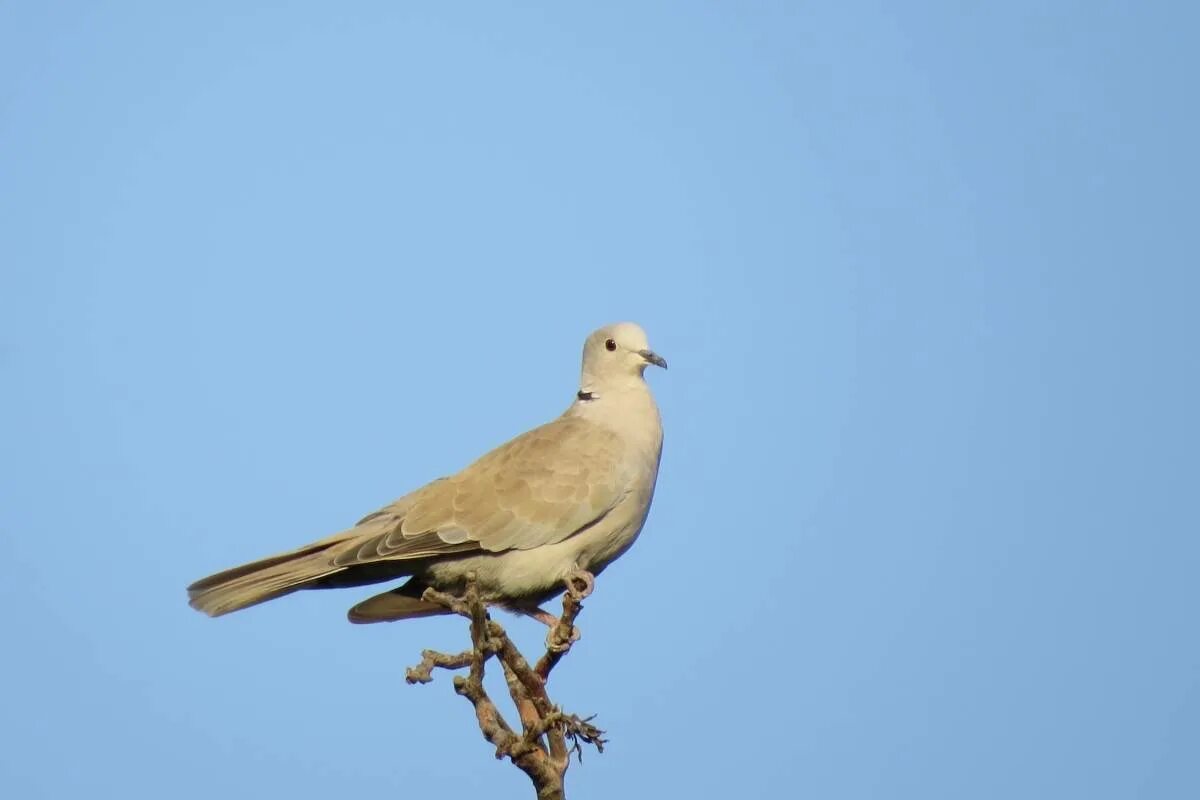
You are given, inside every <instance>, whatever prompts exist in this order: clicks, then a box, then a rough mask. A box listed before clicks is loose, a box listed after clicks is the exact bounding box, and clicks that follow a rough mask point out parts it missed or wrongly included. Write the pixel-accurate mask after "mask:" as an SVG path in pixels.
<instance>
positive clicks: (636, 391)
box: [567, 376, 662, 449]
mask: <svg viewBox="0 0 1200 800" xmlns="http://www.w3.org/2000/svg"><path fill="white" fill-rule="evenodd" d="M567 414H568V415H570V416H575V417H580V418H582V419H586V420H589V421H591V422H595V423H596V424H597V425H603V426H604V427H606V428H609V429H611V430H615V431H616V432H618V433H620V434H621V435H622V437H623V438H625V439H627V440H634V441H636V442H637V443H639V444H643V445H644V446H646V447H647V448H648V449H656V448H660V447H661V446H662V420H661V417H660V416H659V413H658V405H657V404H656V403H655V402H654V395H653V394H651V392H650V387H649V386H647V385H646V382H645V381H644V380H642V378H641V377H640V376H635V377H633V378H631V379H630V380H629V381H621V382H611V381H605V382H604V383H603V384H589V383H588V382H587V381H584V382H583V385H582V386H580V388H579V393H578V394H577V395H576V399H575V402H574V403H572V404H571V407H570V408H569V409H567ZM643 440H644V441H643Z"/></svg>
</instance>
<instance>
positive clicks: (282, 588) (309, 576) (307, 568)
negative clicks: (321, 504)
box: [187, 542, 345, 617]
mask: <svg viewBox="0 0 1200 800" xmlns="http://www.w3.org/2000/svg"><path fill="white" fill-rule="evenodd" d="M331 546H332V543H330V542H318V543H315V544H313V545H310V546H308V547H305V548H302V549H300V550H294V551H292V552H290V553H282V554H280V555H276V556H270V557H268V558H264V559H261V560H259V561H252V562H250V563H249V564H242V565H241V566H238V567H233V568H232V569H227V570H225V571H223V572H218V573H217V574H215V575H210V576H209V577H207V578H203V579H201V580H198V581H196V582H195V583H193V584H192V585H191V586H189V587H188V590H187V591H188V605H190V606H191V607H192V608H194V609H196V610H197V611H203V612H204V613H205V614H208V615H209V616H210V617H219V616H221V615H223V614H228V613H230V612H232V611H238V610H240V609H243V608H248V607H249V606H253V605H258V604H259V603H265V602H266V601H268V600H273V599H275V598H276V597H282V596H283V595H285V594H290V593H291V592H294V591H297V590H299V589H303V588H305V587H307V586H309V585H311V584H313V583H315V582H317V581H319V580H321V579H322V578H324V577H327V576H329V575H332V574H334V573H338V572H342V571H343V570H344V569H345V567H335V566H333V564H332V563H331V561H332V559H331V558H330V556H329V554H328V553H327V552H326V551H327V550H328V549H329V548H330V547H331Z"/></svg>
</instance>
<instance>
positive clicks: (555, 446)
mask: <svg viewBox="0 0 1200 800" xmlns="http://www.w3.org/2000/svg"><path fill="white" fill-rule="evenodd" d="M648 366H656V367H661V368H663V369H666V367H667V362H666V361H665V360H664V359H663V358H662V356H660V355H658V354H657V353H655V352H654V351H653V350H651V349H650V345H649V343H648V341H647V339H646V333H645V331H643V330H642V328H641V327H640V326H639V325H637V324H635V323H632V322H620V323H615V324H612V325H606V326H604V327H602V328H599V329H598V330H596V331H593V332H592V333H591V334H590V335H589V336H588V337H587V339H586V341H585V342H584V345H583V363H582V369H581V374H580V381H579V389H578V391H577V392H576V395H575V399H574V401H573V402H572V403H571V404H570V406H569V407H568V408H567V409H566V411H564V412H563V413H562V414H561V415H560V416H558V417H557V418H555V419H553V420H551V421H550V422H548V423H546V424H544V425H541V426H539V427H536V428H533V429H531V430H529V431H526V432H525V433H522V434H520V435H519V436H517V437H515V438H513V439H511V440H510V441H508V442H506V443H504V444H502V445H500V446H499V447H497V448H495V449H493V450H491V451H489V452H487V453H486V454H484V455H483V456H481V457H480V458H478V459H477V460H476V461H474V462H472V463H471V464H470V465H468V466H467V467H465V468H464V469H462V470H461V471H460V472H458V473H455V474H453V475H450V476H447V477H443V478H438V479H436V480H434V481H432V482H430V483H428V484H426V485H425V486H422V487H421V488H419V489H416V490H415V491H412V492H409V493H408V494H406V495H404V496H403V497H401V498H400V499H399V500H396V501H395V502H393V503H391V504H390V505H387V506H385V507H383V508H381V509H379V510H378V511H375V512H373V513H371V514H368V515H367V516H365V517H363V518H362V519H361V520H359V521H358V523H357V524H355V525H354V526H353V527H351V528H348V529H346V530H343V531H341V532H339V533H335V534H334V535H332V536H329V537H327V538H324V539H320V540H318V541H315V542H312V543H311V544H307V545H304V546H303V547H300V548H297V549H295V550H291V551H288V552H285V553H279V554H277V555H273V556H268V557H266V558H262V559H259V560H257V561H252V562H250V563H247V564H243V565H241V566H237V567H233V568H231V569H227V570H224V571H222V572H218V573H216V574H214V575H210V576H209V577H207V578H203V579H201V580H198V581H196V582H195V583H193V584H191V585H190V586H189V587H188V588H187V593H188V602H189V605H191V606H192V607H193V608H195V609H197V610H198V611H201V612H204V613H205V614H208V615H209V616H213V617H219V616H222V615H224V614H229V613H231V612H234V611H238V610H241V609H244V608H248V607H250V606H254V605H258V604H259V603H264V602H266V601H268V600H273V599H276V598H278V597H282V596H284V595H287V594H291V593H292V592H295V591H298V590H301V589H336V588H349V587H358V586H366V585H369V584H377V583H383V582H388V581H393V580H397V579H400V578H407V581H405V582H404V583H403V584H401V585H399V586H398V587H396V588H393V589H390V590H388V591H385V592H382V593H380V594H376V595H374V596H372V597H369V598H368V599H366V600H363V601H362V602H360V603H358V604H356V605H354V606H353V607H352V608H351V609H350V610H349V612H348V614H347V616H348V617H349V620H350V621H351V622H353V623H375V622H392V621H397V620H404V619H413V618H419V617H428V616H434V615H438V614H445V613H449V612H448V609H447V608H446V607H444V605H442V604H438V603H433V602H429V601H428V600H424V599H422V595H423V594H424V593H425V591H426V589H430V588H432V589H436V590H437V591H439V592H444V593H451V594H461V593H462V592H463V591H464V590H465V587H466V584H467V582H468V577H469V579H470V580H472V581H474V583H475V586H476V587H477V591H478V592H479V595H480V598H481V599H482V600H483V601H484V602H485V603H486V604H487V605H489V606H499V607H501V608H504V609H506V610H508V611H512V612H515V613H518V614H524V615H528V616H531V617H534V618H536V619H539V620H541V621H542V622H544V623H546V624H547V625H552V624H553V622H554V621H555V618H554V616H553V615H551V614H549V613H548V612H546V611H544V610H542V609H541V607H540V606H541V605H542V604H543V603H545V602H546V601H547V600H549V599H551V598H553V597H554V596H556V595H557V594H559V593H560V592H561V591H563V590H564V587H565V586H566V581H567V580H568V578H570V577H571V576H572V575H579V574H582V575H585V576H587V580H589V581H590V580H591V576H595V575H599V574H600V572H601V571H603V570H604V568H605V567H607V566H608V565H609V564H611V563H612V562H613V561H614V560H615V559H617V558H618V557H619V556H621V555H622V554H623V553H625V552H626V551H627V550H628V549H629V547H630V546H631V545H632V544H633V542H634V540H635V539H637V537H638V535H639V534H640V533H641V531H642V528H643V526H644V525H645V523H646V517H647V515H648V514H649V512H650V504H651V502H652V500H653V499H654V488H655V484H656V483H657V480H658V469H659V463H660V461H661V458H662V445H663V430H662V419H661V416H660V413H659V410H658V406H657V404H656V403H655V401H654V396H653V394H652V393H651V391H650V387H649V386H648V385H647V382H646V380H645V371H646V368H647V367H648ZM589 591H590V588H589Z"/></svg>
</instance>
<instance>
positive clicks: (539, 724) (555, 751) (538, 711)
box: [405, 571, 606, 800]
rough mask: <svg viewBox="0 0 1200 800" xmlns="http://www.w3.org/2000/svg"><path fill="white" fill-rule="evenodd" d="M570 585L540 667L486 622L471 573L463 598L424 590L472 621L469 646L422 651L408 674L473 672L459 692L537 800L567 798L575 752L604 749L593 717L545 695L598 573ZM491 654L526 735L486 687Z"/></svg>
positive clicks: (420, 679)
mask: <svg viewBox="0 0 1200 800" xmlns="http://www.w3.org/2000/svg"><path fill="white" fill-rule="evenodd" d="M566 584H567V591H566V593H565V594H564V595H563V613H562V615H561V616H560V617H558V618H557V619H556V620H555V621H554V624H553V625H552V626H551V628H550V632H549V634H547V636H546V652H545V654H544V655H543V656H542V657H541V658H540V659H539V660H538V663H537V666H536V667H531V666H530V665H529V661H528V660H527V659H526V658H525V656H524V655H522V654H521V651H520V650H518V649H517V647H516V645H515V644H513V642H512V640H511V639H509V637H508V634H507V633H506V632H505V630H504V628H503V627H502V626H501V625H500V624H499V623H497V622H495V621H493V620H492V619H490V618H489V617H488V614H487V608H486V606H485V604H484V602H483V600H482V599H481V598H480V595H479V587H478V586H477V584H476V582H475V576H474V574H471V575H468V576H467V581H466V589H465V591H464V592H463V594H462V596H461V597H456V596H454V595H451V594H447V593H445V592H439V591H436V590H434V589H427V590H425V593H424V595H422V599H423V600H425V601H426V602H429V603H436V604H437V605H440V606H442V607H443V608H446V609H447V610H449V611H452V612H454V613H455V614H458V615H460V616H463V617H466V618H468V619H469V620H470V621H471V626H470V630H471V649H470V650H465V651H463V652H461V653H454V654H447V653H441V652H438V651H436V650H423V651H422V652H421V662H420V663H419V664H417V665H416V666H413V667H410V668H409V669H408V670H407V671H406V672H405V679H406V680H407V681H408V682H409V683H429V682H430V681H432V680H433V671H434V670H435V669H447V670H456V669H463V668H467V669H468V672H467V674H466V675H465V676H464V675H456V676H455V677H454V690H455V691H456V692H457V693H458V694H460V695H462V696H463V697H465V698H467V700H469V701H470V702H471V705H472V706H473V707H474V709H475V718H476V721H477V722H478V723H479V730H480V732H482V733H483V736H484V738H485V739H487V740H488V741H489V742H491V744H492V745H493V746H494V747H495V748H496V758H508V759H509V760H510V761H512V763H513V764H515V765H516V766H517V767H519V768H520V769H521V770H522V771H523V772H525V774H526V775H528V776H529V778H530V780H531V781H532V782H533V785H534V788H535V790H536V791H537V797H538V798H539V800H562V798H563V797H564V794H563V778H564V776H565V774H566V771H567V767H568V766H569V765H570V754H571V753H572V752H574V753H575V755H576V758H578V759H579V760H580V761H582V760H583V747H582V745H583V744H590V745H593V746H594V747H595V748H596V749H597V751H599V752H604V744H605V742H606V740H605V739H604V732H603V731H601V730H600V729H599V728H597V727H596V726H595V725H592V724H591V720H592V717H587V718H581V717H579V716H578V715H576V714H567V713H565V712H563V711H562V709H561V708H559V707H558V706H557V705H555V704H554V703H553V702H552V701H551V700H550V696H549V695H548V694H547V692H546V681H547V679H548V677H549V675H550V671H551V670H553V669H554V667H555V665H556V664H558V662H559V661H560V660H561V659H562V657H563V656H564V655H566V653H567V652H568V651H569V650H570V649H571V645H572V644H574V643H575V642H576V641H578V639H579V630H578V629H577V628H576V627H575V619H576V617H578V616H579V612H580V611H582V610H583V604H582V602H581V601H582V599H583V598H585V597H587V596H588V595H589V594H591V592H592V588H593V587H594V585H595V583H594V579H593V577H592V575H591V574H589V573H587V572H583V571H579V572H575V573H572V574H571V575H570V576H569V577H568V578H567V581H566ZM493 656H495V657H496V659H497V660H498V661H499V662H500V664H501V667H502V668H503V669H504V679H505V683H506V685H507V687H508V693H509V695H510V696H511V698H512V701H513V704H514V705H515V706H516V709H517V714H518V716H519V718H520V720H521V733H520V734H518V733H517V732H516V731H515V730H514V729H513V727H512V726H511V725H510V724H509V723H508V721H507V720H505V719H504V716H503V715H502V714H501V713H500V710H499V708H497V706H496V704H495V702H494V701H493V700H492V699H491V697H489V696H488V693H487V690H486V689H485V688H484V686H483V678H484V669H485V665H486V663H487V661H488V659H490V658H492V657H493ZM568 741H570V746H569V747H568V744H567V742H568Z"/></svg>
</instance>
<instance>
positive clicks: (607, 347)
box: [604, 339, 617, 353]
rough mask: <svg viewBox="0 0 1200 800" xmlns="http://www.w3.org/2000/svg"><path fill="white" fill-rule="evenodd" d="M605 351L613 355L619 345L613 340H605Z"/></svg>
mask: <svg viewBox="0 0 1200 800" xmlns="http://www.w3.org/2000/svg"><path fill="white" fill-rule="evenodd" d="M604 349H605V350H607V351H608V352H610V353H611V352H612V351H613V350H616V349H617V343H616V342H614V341H613V340H612V339H605V340H604Z"/></svg>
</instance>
